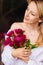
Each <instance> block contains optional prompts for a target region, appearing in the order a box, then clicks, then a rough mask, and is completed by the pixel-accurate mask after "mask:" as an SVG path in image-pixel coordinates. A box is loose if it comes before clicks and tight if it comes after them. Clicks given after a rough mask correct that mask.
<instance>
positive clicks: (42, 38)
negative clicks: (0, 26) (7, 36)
mask: <svg viewBox="0 0 43 65" xmlns="http://www.w3.org/2000/svg"><path fill="white" fill-rule="evenodd" d="M28 3H29V0H28ZM40 23H41V24H40ZM42 23H43V1H41V0H39V1H34V0H33V1H31V2H30V3H29V5H28V7H27V9H26V12H25V16H24V20H23V23H13V24H12V26H11V28H10V30H14V29H17V28H21V29H23V30H25V33H24V34H26V36H27V39H30V42H31V44H36V45H38V46H39V47H37V48H35V49H32V50H30V49H25V47H24V48H18V49H13V48H12V47H10V46H6V47H5V48H4V51H3V53H2V62H3V63H4V64H5V65H43V24H42ZM39 24H40V25H39ZM4 57H5V59H4Z"/></svg>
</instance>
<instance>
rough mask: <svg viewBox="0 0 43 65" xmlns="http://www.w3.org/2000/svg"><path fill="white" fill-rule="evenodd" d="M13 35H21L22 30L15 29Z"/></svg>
mask: <svg viewBox="0 0 43 65" xmlns="http://www.w3.org/2000/svg"><path fill="white" fill-rule="evenodd" d="M15 33H16V34H22V33H23V30H22V29H15Z"/></svg>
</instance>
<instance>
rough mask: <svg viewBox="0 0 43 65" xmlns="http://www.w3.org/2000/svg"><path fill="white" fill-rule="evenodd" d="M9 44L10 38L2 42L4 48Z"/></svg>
mask: <svg viewBox="0 0 43 65" xmlns="http://www.w3.org/2000/svg"><path fill="white" fill-rule="evenodd" d="M10 42H11V39H10V37H8V38H7V39H6V40H5V41H4V43H3V44H4V46H6V45H8V44H9V43H10Z"/></svg>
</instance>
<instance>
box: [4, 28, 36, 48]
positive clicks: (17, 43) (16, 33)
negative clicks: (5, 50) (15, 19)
mask: <svg viewBox="0 0 43 65" xmlns="http://www.w3.org/2000/svg"><path fill="white" fill-rule="evenodd" d="M6 35H7V36H8V37H7V38H6V39H5V41H4V46H6V45H9V46H11V47H13V48H20V47H24V46H26V47H29V48H35V46H34V45H31V44H30V40H29V39H27V38H26V35H25V34H24V31H23V30H22V29H15V30H13V31H10V32H9V33H7V34H6Z"/></svg>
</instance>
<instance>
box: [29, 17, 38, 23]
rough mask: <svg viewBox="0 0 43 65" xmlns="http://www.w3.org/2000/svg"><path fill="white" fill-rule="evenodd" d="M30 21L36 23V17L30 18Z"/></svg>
mask: <svg viewBox="0 0 43 65" xmlns="http://www.w3.org/2000/svg"><path fill="white" fill-rule="evenodd" d="M30 20H31V21H32V22H37V21H38V18H36V17H34V16H33V17H30Z"/></svg>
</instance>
